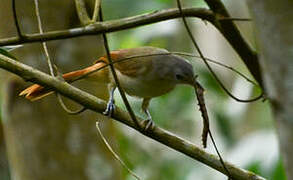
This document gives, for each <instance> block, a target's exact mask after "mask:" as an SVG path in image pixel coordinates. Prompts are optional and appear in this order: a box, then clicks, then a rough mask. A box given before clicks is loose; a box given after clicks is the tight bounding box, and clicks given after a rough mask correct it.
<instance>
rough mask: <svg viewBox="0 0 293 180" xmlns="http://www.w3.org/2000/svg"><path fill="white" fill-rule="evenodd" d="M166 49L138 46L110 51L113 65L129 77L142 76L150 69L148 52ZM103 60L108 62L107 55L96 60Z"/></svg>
mask: <svg viewBox="0 0 293 180" xmlns="http://www.w3.org/2000/svg"><path fill="white" fill-rule="evenodd" d="M166 52H167V51H166V50H163V49H159V48H153V47H140V48H131V49H122V50H117V51H112V52H111V59H112V61H113V62H114V67H115V68H116V69H117V70H118V71H119V72H120V73H121V74H123V75H127V76H129V77H137V76H143V75H144V74H145V73H146V72H149V71H150V70H151V69H152V65H153V62H152V59H154V58H151V57H152V56H145V57H142V56H144V55H150V54H158V53H166ZM99 61H104V62H106V63H109V61H108V59H107V56H103V57H101V58H100V59H99V60H98V61H97V62H99Z"/></svg>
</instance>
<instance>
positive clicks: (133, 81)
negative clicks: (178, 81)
mask: <svg viewBox="0 0 293 180" xmlns="http://www.w3.org/2000/svg"><path fill="white" fill-rule="evenodd" d="M119 82H120V84H121V86H122V88H123V89H124V91H125V92H126V93H127V94H129V95H131V96H137V97H141V98H152V97H156V96H161V95H163V94H166V93H168V92H169V91H171V90H172V89H173V88H174V87H175V85H174V84H173V83H171V82H169V81H164V80H158V79H152V78H149V77H147V76H146V77H140V78H131V77H128V76H124V75H122V76H121V75H120V76H119Z"/></svg>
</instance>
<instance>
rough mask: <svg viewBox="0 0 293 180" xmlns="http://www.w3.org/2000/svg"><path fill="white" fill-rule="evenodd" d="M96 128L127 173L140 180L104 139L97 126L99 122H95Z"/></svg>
mask: <svg viewBox="0 0 293 180" xmlns="http://www.w3.org/2000/svg"><path fill="white" fill-rule="evenodd" d="M96 128H97V130H98V133H97V134H98V136H100V137H101V139H102V140H103V142H104V144H105V145H106V147H107V148H108V150H109V151H110V152H111V154H112V155H113V156H114V158H115V159H116V160H117V161H118V162H119V163H120V164H121V165H122V166H123V167H124V168H125V169H126V170H127V171H128V172H129V174H131V175H132V176H133V177H134V178H135V179H137V180H140V179H141V178H139V177H138V176H137V175H136V174H135V173H134V172H132V171H131V170H130V168H129V167H127V165H126V164H125V162H124V161H123V160H122V159H121V158H120V157H119V156H118V155H117V154H116V153H115V152H114V150H113V149H112V147H111V146H110V144H109V143H108V141H107V140H106V138H105V137H104V135H103V133H102V131H101V130H100V127H99V122H96Z"/></svg>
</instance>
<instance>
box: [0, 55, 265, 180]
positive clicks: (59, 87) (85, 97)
mask: <svg viewBox="0 0 293 180" xmlns="http://www.w3.org/2000/svg"><path fill="white" fill-rule="evenodd" d="M0 68H3V69H6V70H7V71H10V72H12V73H14V74H16V75H18V76H20V77H22V78H24V79H25V80H28V81H31V82H34V83H38V84H40V85H43V86H47V87H51V88H52V89H53V90H54V91H57V92H58V93H60V94H62V95H64V96H66V97H68V98H70V99H72V100H73V101H75V102H77V103H79V104H81V105H83V106H84V107H85V108H87V109H91V110H93V111H95V112H99V113H102V112H103V111H104V110H105V109H106V106H107V105H106V102H105V101H103V100H100V99H98V98H97V97H95V96H93V95H90V94H88V93H86V92H84V91H81V90H80V89H78V88H76V87H73V86H71V85H70V84H68V83H66V82H63V81H60V80H58V79H57V78H55V77H52V76H49V75H47V74H45V73H43V72H40V71H39V70H36V69H34V68H32V67H30V66H27V65H25V64H22V63H20V62H18V61H15V60H13V59H11V58H9V57H7V56H4V55H2V54H0ZM113 118H114V120H117V121H119V122H121V123H123V124H125V125H127V126H129V127H132V128H133V129H136V130H137V131H139V128H137V127H136V126H135V124H134V123H133V121H132V120H131V118H130V117H129V114H128V113H127V112H125V111H123V110H121V109H120V108H117V109H116V111H115V113H114V114H113ZM137 119H138V120H139V121H142V119H140V118H137ZM144 135H145V136H148V137H150V138H152V139H154V140H156V141H158V142H161V143H162V144H165V145H166V146H168V147H170V148H172V149H174V150H177V151H179V152H181V153H183V154H185V155H187V156H189V157H191V158H193V159H195V160H198V161H200V162H202V163H204V164H206V165H208V166H210V167H212V168H214V169H216V170H218V171H220V172H222V173H224V174H225V173H226V171H225V170H224V169H223V166H222V165H221V162H220V161H219V159H218V158H217V157H216V156H215V155H212V154H209V153H207V152H205V151H204V150H202V149H200V148H198V147H197V146H195V145H194V144H192V143H190V142H188V141H186V140H184V139H182V138H180V137H178V136H176V135H174V134H172V133H170V132H168V131H166V130H164V129H161V128H159V127H154V129H153V131H151V132H148V133H147V134H144ZM225 165H226V167H227V169H228V170H229V172H230V174H231V177H232V178H235V179H239V180H242V179H243V180H244V179H245V180H247V179H253V180H263V179H264V178H262V177H260V176H258V175H256V174H254V173H251V172H248V171H246V170H244V169H241V168H237V167H235V166H234V165H232V164H230V163H228V162H225Z"/></svg>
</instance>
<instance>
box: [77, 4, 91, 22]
mask: <svg viewBox="0 0 293 180" xmlns="http://www.w3.org/2000/svg"><path fill="white" fill-rule="evenodd" d="M75 7H76V10H77V14H78V17H79V20H80V22H81V23H82V24H83V25H88V24H90V23H91V20H90V18H89V15H88V13H87V10H86V7H85V3H84V1H83V0H75Z"/></svg>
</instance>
